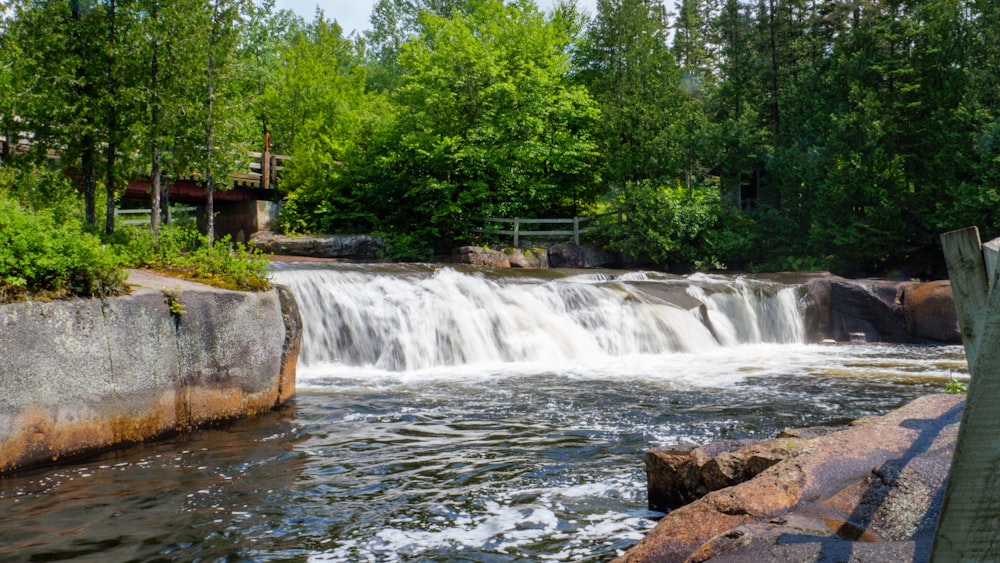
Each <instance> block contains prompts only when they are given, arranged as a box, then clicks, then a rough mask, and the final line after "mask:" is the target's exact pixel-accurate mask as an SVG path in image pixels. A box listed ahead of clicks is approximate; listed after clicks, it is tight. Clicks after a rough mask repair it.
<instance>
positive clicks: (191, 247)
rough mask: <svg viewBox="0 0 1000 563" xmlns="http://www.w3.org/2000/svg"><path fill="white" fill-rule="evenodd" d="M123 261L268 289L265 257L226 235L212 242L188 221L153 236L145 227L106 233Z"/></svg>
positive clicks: (238, 286)
mask: <svg viewBox="0 0 1000 563" xmlns="http://www.w3.org/2000/svg"><path fill="white" fill-rule="evenodd" d="M108 242H109V243H110V244H111V245H113V247H114V250H115V252H116V253H117V254H118V257H119V260H120V261H121V263H122V264H124V265H125V266H126V267H129V268H146V267H148V268H153V269H156V270H160V271H163V272H167V273H171V274H174V275H177V276H179V277H183V278H187V279H192V280H194V281H199V282H203V283H208V284H211V285H215V286H219V287H224V288H227V289H237V290H246V291H262V290H266V289H269V288H270V287H271V286H270V282H269V281H268V272H267V265H268V260H267V258H266V257H265V256H264V255H263V254H262V253H261V252H260V251H259V250H257V249H253V248H248V247H246V246H245V245H243V244H242V243H233V242H232V241H231V240H230V239H229V237H228V236H226V237H223V238H222V239H220V240H217V241H215V243H214V244H211V243H210V241H209V240H208V237H206V236H204V235H201V234H199V233H198V231H197V230H196V229H195V228H194V227H193V226H189V225H169V226H166V227H164V228H163V229H161V230H160V233H159V235H158V236H156V237H154V236H153V235H152V233H151V232H150V231H148V230H146V229H140V228H124V229H119V230H118V231H117V232H116V233H115V234H114V235H112V236H111V237H109V239H108Z"/></svg>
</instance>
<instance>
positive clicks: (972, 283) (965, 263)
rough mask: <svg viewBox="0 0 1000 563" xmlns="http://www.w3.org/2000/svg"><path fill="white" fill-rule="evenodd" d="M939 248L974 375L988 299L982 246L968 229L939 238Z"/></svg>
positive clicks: (973, 228) (976, 235)
mask: <svg viewBox="0 0 1000 563" xmlns="http://www.w3.org/2000/svg"><path fill="white" fill-rule="evenodd" d="M941 246H942V248H943V250H944V258H945V262H946V263H947V264H948V277H949V278H950V279H951V290H952V293H953V294H954V296H955V308H956V310H957V312H958V324H959V328H961V330H962V342H963V344H964V345H965V357H966V359H967V360H968V362H969V373H970V374H973V373H974V367H975V364H976V355H977V353H976V352H977V349H978V346H979V340H980V338H981V335H982V332H983V330H982V325H983V310H984V309H985V308H986V300H987V297H988V296H989V282H988V281H987V279H986V266H985V263H984V261H983V250H982V243H981V242H980V238H979V229H978V228H976V227H969V228H967V229H962V230H959V231H952V232H950V233H945V234H943V235H941Z"/></svg>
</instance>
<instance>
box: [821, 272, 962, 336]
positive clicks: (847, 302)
mask: <svg viewBox="0 0 1000 563" xmlns="http://www.w3.org/2000/svg"><path fill="white" fill-rule="evenodd" d="M805 287H806V289H807V292H808V296H809V297H808V299H809V301H810V302H811V303H812V305H811V307H810V310H811V314H812V315H814V318H813V319H812V321H813V323H812V327H811V329H812V330H811V331H810V332H811V333H813V338H815V339H820V338H829V339H833V340H837V341H840V342H848V341H851V340H855V339H857V338H853V336H858V337H860V338H861V339H863V340H864V341H866V342H895V343H902V344H961V343H962V335H961V332H960V331H959V327H958V314H957V312H956V309H955V301H954V297H953V296H952V292H951V282H948V281H932V282H924V283H921V282H895V281H884V280H848V279H844V278H840V277H837V276H831V275H826V276H820V277H812V278H811V279H809V280H808V281H806V282H805Z"/></svg>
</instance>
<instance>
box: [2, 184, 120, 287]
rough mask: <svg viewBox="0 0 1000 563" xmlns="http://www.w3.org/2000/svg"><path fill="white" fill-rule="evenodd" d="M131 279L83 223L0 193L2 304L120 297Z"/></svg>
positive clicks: (112, 254)
mask: <svg viewBox="0 0 1000 563" xmlns="http://www.w3.org/2000/svg"><path fill="white" fill-rule="evenodd" d="M125 279H126V275H125V272H124V271H123V270H122V269H121V266H120V265H119V263H118V259H117V257H116V256H115V254H114V253H112V252H109V251H108V250H106V249H105V247H104V246H102V244H101V241H100V239H98V238H97V237H96V236H94V235H91V234H89V233H87V232H85V231H84V229H83V227H82V225H81V224H80V223H79V221H72V220H65V218H63V220H57V219H56V218H55V217H54V214H53V212H52V210H46V209H41V210H36V211H34V212H31V211H29V210H28V209H26V208H25V207H24V206H22V205H21V204H20V203H18V202H16V201H14V200H13V199H11V198H10V197H9V196H7V195H6V194H4V193H0V302H10V301H16V300H19V299H27V298H43V299H59V298H65V297H72V296H87V297H90V296H107V295H115V294H119V293H123V292H124V291H125Z"/></svg>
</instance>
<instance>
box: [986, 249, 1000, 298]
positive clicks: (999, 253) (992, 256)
mask: <svg viewBox="0 0 1000 563" xmlns="http://www.w3.org/2000/svg"><path fill="white" fill-rule="evenodd" d="M983 263H984V265H985V266H986V281H987V282H989V284H990V288H991V290H992V288H993V287H994V286H995V285H996V281H997V270H998V268H1000V238H995V239H993V240H991V241H989V242H985V243H983Z"/></svg>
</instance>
